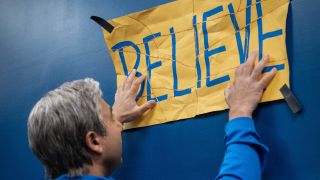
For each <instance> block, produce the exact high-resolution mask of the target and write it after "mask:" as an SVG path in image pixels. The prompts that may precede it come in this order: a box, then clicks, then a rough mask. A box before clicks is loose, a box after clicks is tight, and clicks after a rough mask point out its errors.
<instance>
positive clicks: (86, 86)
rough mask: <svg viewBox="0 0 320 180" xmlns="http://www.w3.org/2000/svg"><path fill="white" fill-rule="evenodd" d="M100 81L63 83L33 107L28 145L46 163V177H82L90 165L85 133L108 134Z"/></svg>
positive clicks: (87, 80)
mask: <svg viewBox="0 0 320 180" xmlns="http://www.w3.org/2000/svg"><path fill="white" fill-rule="evenodd" d="M101 96H102V92H101V90H100V88H99V83H98V82H97V81H95V80H93V79H90V78H86V79H83V80H76V81H72V82H67V83H64V84H62V85H61V86H60V87H58V88H57V89H55V90H53V91H50V92H48V93H47V94H46V95H45V96H44V97H42V98H41V99H40V100H39V101H38V102H37V103H36V105H35V106H34V107H33V109H32V111H31V113H30V115H29V119H28V138H29V146H30V148H31V149H32V151H33V152H34V153H35V155H36V156H37V157H38V158H39V159H40V161H41V162H42V163H43V164H44V166H45V170H46V176H47V177H49V178H56V177H58V176H60V175H62V174H68V175H70V176H79V175H82V174H84V173H86V172H85V169H84V164H86V163H87V164H91V163H92V159H91V157H90V154H89V151H88V148H87V147H86V144H85V136H86V133H87V132H88V131H95V132H96V133H98V134H99V135H106V133H107V132H106V129H105V126H104V122H103V118H102V115H101V105H100V104H99V99H100V98H101Z"/></svg>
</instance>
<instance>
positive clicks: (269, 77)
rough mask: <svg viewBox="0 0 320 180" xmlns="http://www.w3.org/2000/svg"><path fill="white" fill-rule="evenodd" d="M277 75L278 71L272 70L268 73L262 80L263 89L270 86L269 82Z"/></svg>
mask: <svg viewBox="0 0 320 180" xmlns="http://www.w3.org/2000/svg"><path fill="white" fill-rule="evenodd" d="M276 73H277V69H276V68H272V70H271V71H270V72H268V73H266V75H265V76H264V77H263V78H261V80H260V85H261V87H262V88H263V89H264V88H266V87H267V85H268V84H269V82H270V81H271V80H272V78H273V77H274V76H275V74H276Z"/></svg>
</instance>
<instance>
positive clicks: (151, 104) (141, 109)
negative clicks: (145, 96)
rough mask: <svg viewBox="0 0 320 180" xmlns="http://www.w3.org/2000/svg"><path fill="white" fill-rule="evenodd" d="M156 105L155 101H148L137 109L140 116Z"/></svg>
mask: <svg viewBox="0 0 320 180" xmlns="http://www.w3.org/2000/svg"><path fill="white" fill-rule="evenodd" d="M156 104H157V103H156V101H155V100H151V101H148V102H146V103H145V104H143V105H141V106H140V107H139V112H140V113H141V114H143V113H144V112H146V111H147V110H149V109H151V108H153V107H154V106H155V105H156Z"/></svg>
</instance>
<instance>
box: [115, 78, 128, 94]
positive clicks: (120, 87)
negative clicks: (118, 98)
mask: <svg viewBox="0 0 320 180" xmlns="http://www.w3.org/2000/svg"><path fill="white" fill-rule="evenodd" d="M126 79H127V77H124V78H123V79H122V80H121V82H120V85H119V87H118V89H117V92H118V91H122V90H123V89H124V86H125V84H126Z"/></svg>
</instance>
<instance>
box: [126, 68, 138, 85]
mask: <svg viewBox="0 0 320 180" xmlns="http://www.w3.org/2000/svg"><path fill="white" fill-rule="evenodd" d="M136 73H137V70H135V69H133V70H132V71H131V73H130V74H129V77H128V78H127V82H126V87H125V88H131V85H132V82H133V80H134V78H135V77H136Z"/></svg>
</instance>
